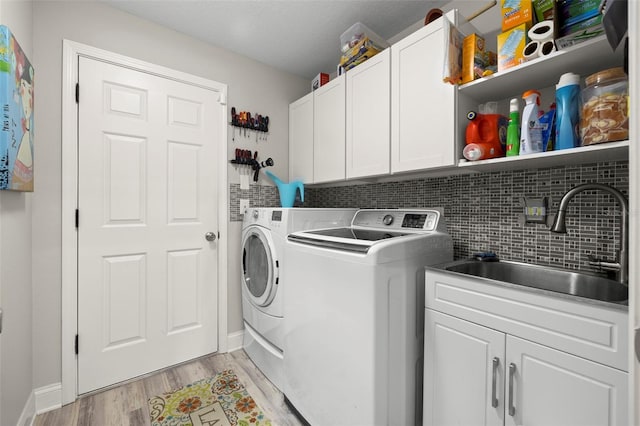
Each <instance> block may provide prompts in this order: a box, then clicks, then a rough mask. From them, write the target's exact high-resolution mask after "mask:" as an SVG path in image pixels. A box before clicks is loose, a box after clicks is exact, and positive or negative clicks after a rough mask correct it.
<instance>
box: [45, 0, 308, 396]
mask: <svg viewBox="0 0 640 426" xmlns="http://www.w3.org/2000/svg"><path fill="white" fill-rule="evenodd" d="M150 7H152V5H151V4H150ZM63 39H69V40H73V41H76V42H80V43H84V44H87V45H91V46H94V47H98V48H101V49H105V50H109V51H112V52H116V53H119V54H123V55H127V56H130V57H134V58H137V59H140V60H144V61H147V62H151V63H155V64H159V65H163V66H166V67H169V68H173V69H176V70H179V71H183V72H188V73H191V74H195V75H198V76H201V77H205V78H209V79H212V80H216V81H219V82H221V83H226V84H228V86H229V92H228V102H227V105H228V107H229V108H231V107H232V106H235V107H236V108H237V109H238V110H248V111H250V112H252V113H253V112H257V113H260V114H263V115H268V116H269V118H270V136H269V140H268V142H258V143H256V142H255V139H246V140H245V139H240V138H239V137H238V135H237V134H236V141H235V142H232V140H231V138H232V131H231V129H229V130H230V131H229V139H228V152H229V159H230V158H231V154H232V153H233V151H234V149H235V148H236V147H237V148H245V149H251V150H252V151H255V150H258V151H259V153H260V157H259V158H260V159H266V158H267V157H272V158H273V159H274V161H275V164H276V165H275V167H273V171H274V173H276V174H277V175H280V176H287V170H288V148H287V147H288V105H289V103H290V102H292V101H293V100H295V99H298V98H299V97H301V96H302V95H304V94H305V93H307V92H308V91H309V87H310V82H308V81H306V80H303V79H301V78H299V77H296V76H293V75H291V74H287V73H285V72H281V71H278V70H275V69H273V68H271V67H268V66H266V65H263V64H260V63H258V62H255V61H253V60H250V59H248V58H245V57H243V56H240V55H237V54H234V53H231V52H228V51H226V50H224V49H221V48H218V47H214V46H211V45H208V44H205V43H202V42H200V41H197V40H195V39H192V38H189V37H187V36H184V35H182V34H180V33H177V32H174V31H171V30H168V29H166V28H164V27H161V26H158V25H155V24H152V23H150V22H147V21H143V20H140V19H139V18H136V17H134V16H132V15H129V14H127V13H123V12H121V11H118V10H116V9H113V8H110V7H108V6H105V5H103V4H99V3H96V2H77V1H69V2H55V1H40V2H36V3H35V4H34V50H35V54H34V58H35V61H34V62H35V67H36V70H38V71H39V75H38V77H39V79H38V88H37V96H36V98H35V99H36V106H35V108H36V111H37V116H36V120H37V126H38V135H46V138H45V137H40V138H39V143H38V144H37V145H36V154H35V155H36V158H40V159H46V161H45V160H42V161H39V162H38V164H37V181H36V193H37V194H38V197H37V198H34V203H33V233H34V235H37V244H34V247H33V258H34V261H33V292H34V312H37V315H35V316H34V323H33V329H34V363H33V365H34V386H35V387H36V388H37V387H41V386H44V385H49V384H52V383H58V382H60V381H61V367H60V363H61V347H60V333H61V312H60V304H61V249H60V246H61V231H60V224H61V220H62V214H61V182H60V181H61V173H62V171H61V119H62V117H61V111H60V105H61V81H62V74H61V72H62V40H63ZM45 70H46V72H45ZM246 82H251V84H246ZM228 176H229V184H233V183H238V182H239V178H238V173H237V171H236V169H235V168H234V167H233V166H231V165H230V166H229V168H228ZM263 179H264V178H263V177H261V184H265V185H269V184H270V182H267V181H264V180H263ZM65 219H66V218H65ZM228 233H229V235H228V236H223V238H226V243H227V248H228V250H229V257H228V258H229V264H228V280H229V285H228V288H229V290H228V293H229V294H228V296H229V313H228V329H229V332H230V333H232V332H234V331H239V330H241V329H242V312H241V298H240V277H239V271H240V260H239V248H238V244H239V241H240V222H231V223H229V224H228Z"/></svg>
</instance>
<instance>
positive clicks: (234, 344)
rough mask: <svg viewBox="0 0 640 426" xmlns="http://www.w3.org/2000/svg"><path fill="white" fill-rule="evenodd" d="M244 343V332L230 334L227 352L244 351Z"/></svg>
mask: <svg viewBox="0 0 640 426" xmlns="http://www.w3.org/2000/svg"><path fill="white" fill-rule="evenodd" d="M243 341H244V330H240V331H236V332H234V333H229V335H228V336H227V352H233V351H237V350H238V349H242V342H243Z"/></svg>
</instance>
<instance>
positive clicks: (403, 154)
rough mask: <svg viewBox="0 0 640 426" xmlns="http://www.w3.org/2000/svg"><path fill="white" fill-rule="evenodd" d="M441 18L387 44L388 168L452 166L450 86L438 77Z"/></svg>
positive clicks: (452, 93) (452, 102) (452, 103)
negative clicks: (388, 75)
mask: <svg viewBox="0 0 640 426" xmlns="http://www.w3.org/2000/svg"><path fill="white" fill-rule="evenodd" d="M442 21H443V20H442V19H437V20H436V21H434V22H432V23H430V24H429V25H426V26H424V27H423V28H421V29H419V30H418V31H416V32H415V33H413V34H411V35H409V36H408V37H406V38H404V39H402V40H401V41H399V42H398V43H396V44H394V45H393V46H391V172H392V173H396V172H406V171H416V170H424V169H431V168H439V167H447V166H453V165H455V164H456V163H457V157H456V149H455V148H456V143H455V132H456V111H455V109H456V87H454V86H452V85H449V84H445V83H443V82H442V66H443V61H444V58H443V56H444V55H443V46H444V30H443V24H442Z"/></svg>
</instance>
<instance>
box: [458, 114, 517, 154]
mask: <svg viewBox="0 0 640 426" xmlns="http://www.w3.org/2000/svg"><path fill="white" fill-rule="evenodd" d="M467 119H468V120H469V123H468V124H467V129H466V132H465V140H466V146H465V147H464V149H463V150H462V155H463V156H464V158H466V159H467V160H469V161H476V160H486V159H488V158H495V157H502V156H504V146H505V143H506V133H507V132H506V129H507V119H506V117H503V116H502V115H500V114H477V113H476V112H475V111H469V113H468V114H467Z"/></svg>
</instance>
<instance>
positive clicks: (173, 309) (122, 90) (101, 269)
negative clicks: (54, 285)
mask: <svg viewBox="0 0 640 426" xmlns="http://www.w3.org/2000/svg"><path fill="white" fill-rule="evenodd" d="M79 87H80V101H79V108H78V123H79V124H78V127H79V128H78V135H79V140H78V208H79V226H78V334H79V353H78V392H79V393H80V394H81V393H85V392H89V391H91V390H95V389H98V388H101V387H104V386H107V385H110V384H113V383H117V382H120V381H122V380H126V379H129V378H132V377H135V376H138V375H141V374H144V373H147V372H150V371H154V370H157V369H160V368H163V367H167V366H169V365H173V364H176V363H179V362H182V361H185V360H189V359H192V358H195V357H198V356H202V355H205V354H209V353H212V352H215V351H216V350H217V347H218V346H217V345H218V336H217V305H218V302H217V294H218V293H217V286H218V283H217V276H218V274H217V269H218V265H217V258H218V257H217V249H218V247H217V242H216V241H208V240H207V239H205V234H206V233H207V232H212V233H214V235H215V234H217V229H218V218H217V212H218V210H217V202H216V200H217V191H218V189H217V182H216V177H217V167H216V165H217V163H218V162H217V161H216V153H217V152H218V151H217V144H220V143H222V140H221V136H220V135H221V134H222V132H221V130H220V129H221V127H222V126H223V125H224V124H223V123H221V119H220V117H223V115H222V114H221V113H220V110H219V108H223V107H222V106H221V105H219V104H218V102H217V95H218V94H217V93H215V92H213V91H211V90H206V89H203V88H199V87H196V86H192V85H189V84H185V83H181V82H176V81H173V80H170V79H167V78H162V77H158V76H154V75H151V74H148V73H144V72H140V71H135V70H132V69H128V68H125V67H121V66H116V65H112V64H109V63H105V62H101V61H97V60H93V59H88V58H83V57H81V58H80V60H79Z"/></svg>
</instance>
